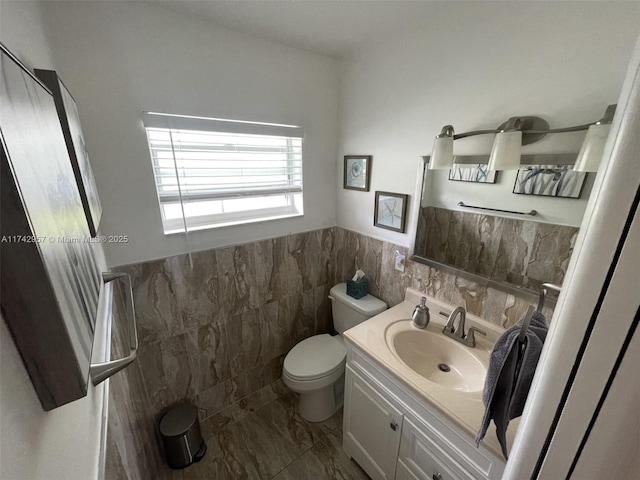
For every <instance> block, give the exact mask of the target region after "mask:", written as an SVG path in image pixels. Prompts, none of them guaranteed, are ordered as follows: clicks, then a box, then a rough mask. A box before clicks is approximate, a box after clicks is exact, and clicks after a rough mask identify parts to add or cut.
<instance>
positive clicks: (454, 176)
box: [449, 163, 498, 183]
mask: <svg viewBox="0 0 640 480" xmlns="http://www.w3.org/2000/svg"><path fill="white" fill-rule="evenodd" d="M487 167H488V165H487V164H486V163H478V164H475V165H453V168H452V169H451V170H449V180H453V181H456V182H471V183H496V174H497V173H498V172H497V171H495V170H489V169H488V168H487Z"/></svg>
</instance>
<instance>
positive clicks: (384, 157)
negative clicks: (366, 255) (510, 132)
mask: <svg viewBox="0 0 640 480" xmlns="http://www.w3.org/2000/svg"><path fill="white" fill-rule="evenodd" d="M433 9H434V13H433V15H432V17H431V18H430V20H429V21H428V22H426V23H425V24H424V25H423V26H422V27H421V28H420V29H417V30H413V31H410V32H404V33H401V34H398V35H396V36H391V37H385V38H384V39H381V40H380V43H379V44H377V45H373V46H370V47H368V48H366V49H364V50H361V51H359V52H358V54H357V55H355V56H354V57H353V58H352V59H350V60H347V61H344V62H343V63H342V65H341V89H340V112H339V116H340V145H339V157H340V158H339V160H338V165H339V167H338V175H337V178H338V180H337V183H338V185H339V186H338V214H337V215H338V216H337V220H338V225H339V226H341V227H344V228H348V229H351V230H355V231H358V232H361V233H364V234H366V235H372V236H376V237H378V238H382V239H384V240H388V241H393V242H395V243H397V244H400V245H409V244H410V243H411V242H410V239H411V238H412V237H413V236H414V234H415V233H414V232H415V230H414V226H413V225H410V226H409V230H408V232H407V233H406V234H400V233H395V232H391V231H388V230H383V229H379V228H376V227H374V226H373V205H374V192H375V191H376V190H383V191H390V192H398V193H406V194H409V195H411V196H412V198H411V199H410V205H409V207H410V210H411V211H413V210H414V209H416V208H417V207H418V203H419V199H418V198H415V197H414V194H415V185H416V172H417V171H418V165H419V162H421V159H420V156H421V155H430V153H431V148H432V144H433V138H434V137H435V136H436V135H437V134H438V133H439V132H440V129H441V128H442V126H443V125H446V124H452V125H454V127H455V128H456V130H457V131H458V132H464V131H469V130H476V129H493V128H496V127H497V126H498V125H499V124H500V123H502V122H503V121H505V120H506V119H507V118H509V117H511V116H515V115H538V116H541V117H543V118H545V119H546V120H548V121H549V123H550V125H551V126H552V127H561V126H567V125H576V124H580V123H587V122H590V121H594V120H597V119H599V118H601V117H602V115H603V113H604V110H605V108H606V106H607V105H609V104H611V103H615V102H616V100H617V98H618V95H619V93H620V89H621V86H622V81H623V78H624V73H625V69H626V66H627V63H628V61H629V57H630V53H631V50H632V48H633V43H634V41H635V38H636V36H637V34H638V25H640V4H638V3H634V2H624V3H623V2H562V3H560V2H440V3H438V4H434V5H433ZM583 136H584V134H580V133H577V134H575V133H574V134H563V135H555V136H552V137H547V138H545V139H544V140H542V141H540V142H538V143H535V144H533V145H531V146H527V147H524V148H523V153H577V152H578V149H579V147H580V143H581V141H582V138H583ZM491 142H492V138H491V136H484V137H475V138H470V139H464V140H458V141H456V142H455V153H457V154H459V155H472V154H484V155H487V154H488V153H489V151H490V148H491ZM351 154H369V155H373V169H372V179H371V191H370V192H368V193H362V192H356V191H350V190H344V189H343V188H342V156H343V155H351ZM508 177H509V178H507V176H503V179H504V180H501V182H503V183H502V185H503V189H505V190H509V187H510V186H512V185H513V180H512V179H511V175H508ZM448 183H450V184H453V183H454V182H448ZM472 187H478V186H472ZM482 187H484V188H483V189H482V190H483V192H488V191H490V189H491V188H495V187H491V186H482ZM459 188H461V187H460V184H456V185H455V186H451V188H450V189H451V191H452V192H453V191H454V190H457V189H459ZM476 190H479V188H477V189H476ZM460 195H461V192H455V195H454V194H453V193H452V194H451V195H450V196H449V195H440V198H447V199H448V200H447V201H450V202H453V203H454V204H455V203H457V202H458V201H460V200H464V201H465V202H466V203H471V200H466V199H465V198H458V197H459V196H460ZM453 197H455V198H453ZM475 197H476V198H478V200H479V201H482V202H486V203H487V204H491V205H494V204H493V203H491V202H498V200H496V199H494V198H492V195H491V194H486V193H479V194H478V195H477V196H475ZM515 197H518V196H516V195H508V198H506V199H505V200H500V201H499V202H500V204H501V206H500V207H498V208H508V207H510V206H517V207H518V208H520V207H521V205H518V202H520V201H521V199H520V198H515ZM467 198H473V197H472V196H469V197H467ZM570 202H572V203H571V204H572V206H573V208H578V210H580V211H582V210H583V209H584V202H580V201H575V200H556V199H554V200H553V201H552V200H551V199H545V202H544V203H545V206H544V208H543V207H539V208H538V209H539V210H541V211H542V216H543V217H545V218H546V220H547V221H551V222H554V223H555V222H557V223H564V222H562V221H560V220H559V219H558V218H557V217H558V215H557V212H556V211H554V210H558V209H559V208H560V207H559V206H560V205H568V204H569V203H570ZM581 203H582V205H580V204H581ZM576 206H578V207H576ZM534 208H535V207H534ZM409 215H410V216H411V213H410V214H409ZM566 223H570V222H566ZM578 223H579V222H578Z"/></svg>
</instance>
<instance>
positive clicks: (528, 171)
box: [513, 165, 586, 198]
mask: <svg viewBox="0 0 640 480" xmlns="http://www.w3.org/2000/svg"><path fill="white" fill-rule="evenodd" d="M585 177H586V173H585V172H574V171H573V168H572V166H571V165H532V166H530V167H526V168H521V169H520V170H518V175H517V176H516V182H515V184H514V186H513V193H516V194H520V195H539V196H542V197H558V198H580V193H581V192H582V186H583V184H584V179H585Z"/></svg>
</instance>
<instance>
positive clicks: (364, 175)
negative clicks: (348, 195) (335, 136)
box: [344, 155, 372, 192]
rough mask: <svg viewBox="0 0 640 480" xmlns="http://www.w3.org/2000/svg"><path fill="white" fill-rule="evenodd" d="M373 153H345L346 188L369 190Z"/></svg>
mask: <svg viewBox="0 0 640 480" xmlns="http://www.w3.org/2000/svg"><path fill="white" fill-rule="evenodd" d="M371 158H372V157H371V155H345V157H344V188H347V189H349V190H360V191H362V192H368V191H369V183H370V181H371Z"/></svg>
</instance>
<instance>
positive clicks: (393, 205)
mask: <svg viewBox="0 0 640 480" xmlns="http://www.w3.org/2000/svg"><path fill="white" fill-rule="evenodd" d="M408 202H409V195H405V194H403V193H389V192H376V203H375V208H374V213H373V225H374V226H376V227H380V228H386V229H387V230H393V231H395V232H400V233H404V230H405V227H406V219H407V203H408Z"/></svg>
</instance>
